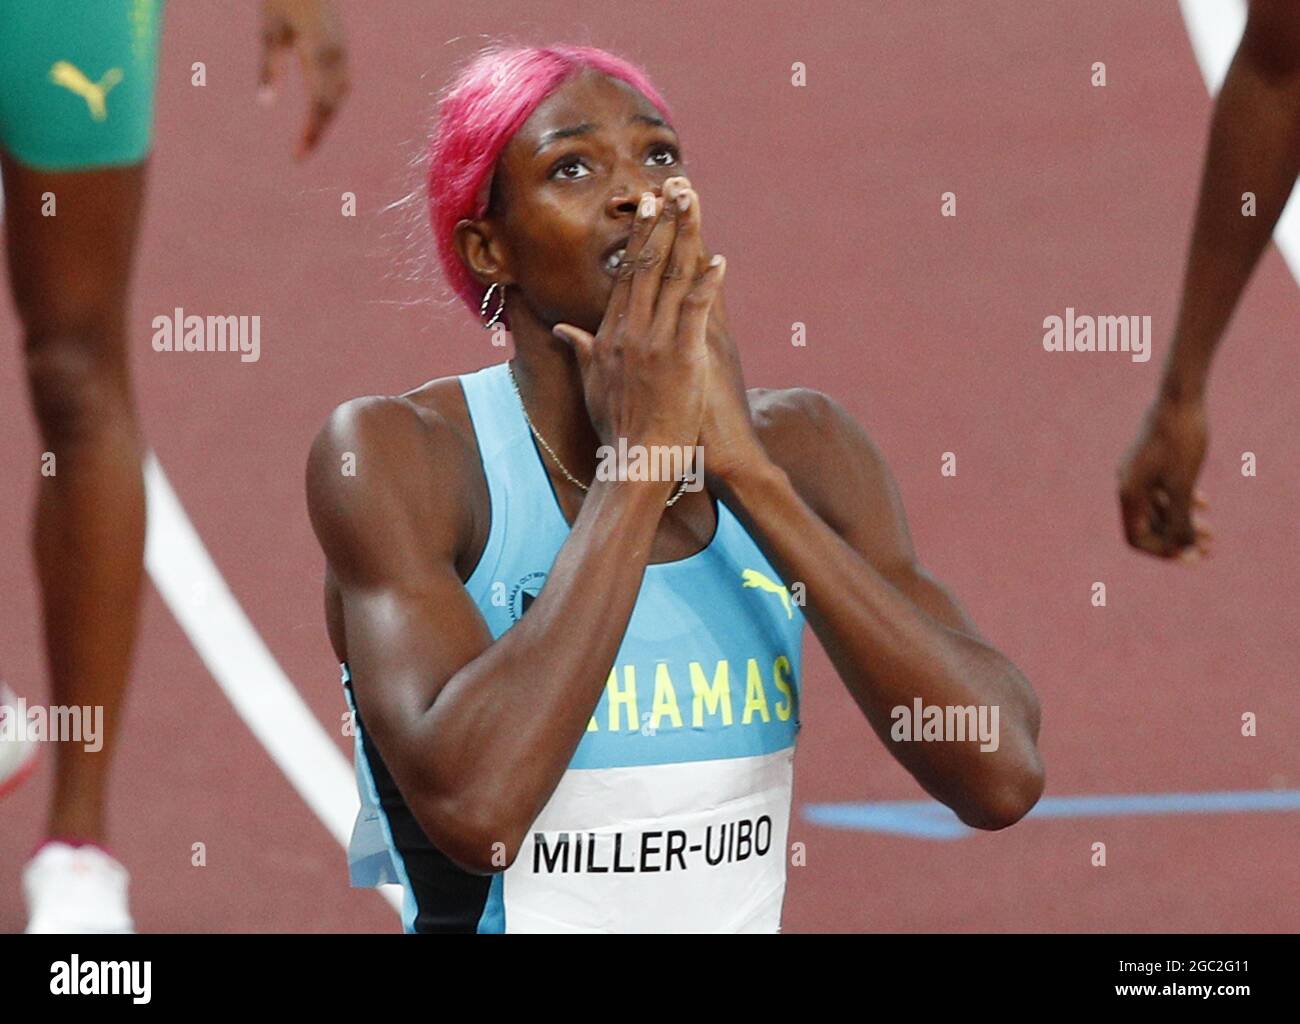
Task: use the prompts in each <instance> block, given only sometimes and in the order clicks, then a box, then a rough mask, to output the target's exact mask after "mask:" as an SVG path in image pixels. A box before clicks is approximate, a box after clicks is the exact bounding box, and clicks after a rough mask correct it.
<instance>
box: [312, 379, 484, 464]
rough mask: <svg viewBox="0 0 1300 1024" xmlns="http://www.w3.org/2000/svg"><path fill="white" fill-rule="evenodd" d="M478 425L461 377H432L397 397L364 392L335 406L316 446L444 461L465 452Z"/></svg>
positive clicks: (318, 437)
mask: <svg viewBox="0 0 1300 1024" xmlns="http://www.w3.org/2000/svg"><path fill="white" fill-rule="evenodd" d="M472 438H473V428H472V426H471V424H470V420H469V414H468V412H467V410H466V408H465V401H464V396H463V394H462V393H461V389H460V384H459V381H458V380H457V378H456V377H440V378H438V379H435V380H430V381H426V382H425V383H423V384H420V385H419V386H417V387H414V388H411V389H410V390H408V391H404V392H402V393H401V394H397V395H363V396H361V397H359V398H351V399H348V400H347V401H345V402H341V403H340V404H339V405H337V406H335V408H334V410H333V411H332V412H331V413H330V414H329V416H328V417H327V418H326V420H325V423H324V425H323V426H322V427H321V429H320V431H319V433H318V434H317V437H316V444H315V445H314V446H313V450H316V449H319V448H324V449H325V450H326V451H328V452H329V453H331V454H338V455H340V457H341V456H342V454H343V452H345V451H350V452H353V453H357V452H359V451H369V452H371V453H373V454H382V453H388V454H389V455H391V456H401V457H402V458H403V459H412V458H413V459H416V460H417V461H420V462H436V463H440V462H444V461H446V460H447V459H449V458H451V459H453V460H454V459H457V458H458V457H459V456H461V455H463V454H464V453H465V449H466V442H467V441H472Z"/></svg>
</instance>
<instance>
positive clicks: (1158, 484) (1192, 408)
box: [1119, 400, 1213, 562]
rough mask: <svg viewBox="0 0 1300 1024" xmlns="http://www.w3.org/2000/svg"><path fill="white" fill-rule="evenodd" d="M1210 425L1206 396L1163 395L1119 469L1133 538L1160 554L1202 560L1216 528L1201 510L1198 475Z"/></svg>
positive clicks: (1121, 494) (1122, 498)
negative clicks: (1171, 397)
mask: <svg viewBox="0 0 1300 1024" xmlns="http://www.w3.org/2000/svg"><path fill="white" fill-rule="evenodd" d="M1207 442H1208V431H1207V428H1206V421H1205V409H1204V406H1203V405H1202V404H1201V403H1200V402H1177V403H1175V402H1168V401H1163V400H1158V401H1157V403H1156V405H1154V406H1152V408H1151V410H1150V411H1149V412H1148V413H1147V418H1146V421H1145V423H1144V424H1143V426H1142V431H1141V433H1140V434H1139V435H1138V438H1137V440H1136V441H1135V442H1134V444H1133V447H1132V448H1131V449H1129V452H1128V454H1127V455H1126V456H1125V458H1124V463H1123V465H1121V466H1120V470H1119V501H1120V509H1121V512H1122V515H1123V520H1124V536H1125V537H1126V539H1127V540H1128V542H1129V544H1131V545H1132V546H1133V547H1135V548H1137V549H1138V550H1139V551H1145V552H1147V553H1149V554H1152V555H1156V556H1158V557H1160V558H1177V559H1178V560H1179V561H1183V562H1195V561H1198V560H1199V559H1200V558H1201V556H1203V555H1208V554H1209V551H1210V540H1211V538H1212V537H1213V534H1212V533H1211V532H1210V529H1209V525H1208V524H1207V523H1206V522H1205V521H1204V519H1203V517H1202V515H1201V513H1202V512H1203V511H1204V509H1205V508H1206V501H1205V497H1204V495H1203V494H1202V493H1201V492H1200V491H1199V490H1198V489H1196V477H1197V475H1198V474H1199V473H1200V470H1201V463H1202V462H1203V461H1204V459H1205V450H1206V446H1207Z"/></svg>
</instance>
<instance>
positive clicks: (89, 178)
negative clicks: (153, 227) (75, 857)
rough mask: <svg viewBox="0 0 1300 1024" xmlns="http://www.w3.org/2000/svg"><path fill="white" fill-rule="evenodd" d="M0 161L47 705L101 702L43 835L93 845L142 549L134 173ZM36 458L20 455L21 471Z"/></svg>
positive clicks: (72, 746)
mask: <svg viewBox="0 0 1300 1024" xmlns="http://www.w3.org/2000/svg"><path fill="white" fill-rule="evenodd" d="M3 171H4V186H5V200H6V202H5V207H6V210H5V222H6V235H7V242H8V246H7V248H8V255H9V275H10V281H11V284H12V287H13V296H14V301H15V305H16V306H17V309H18V314H19V318H20V320H21V323H22V327H23V332H24V347H25V356H26V368H27V379H28V384H29V387H30V392H31V397H32V406H33V409H34V412H35V415H36V420H37V423H38V425H39V428H40V435H41V439H42V444H43V446H44V448H43V450H44V451H45V452H48V453H49V454H50V455H51V456H53V458H52V460H49V459H47V460H46V464H47V465H48V466H49V467H50V470H52V472H50V475H48V476H47V475H45V474H44V473H42V474H41V475H40V476H39V477H38V479H39V484H38V490H37V500H36V518H35V529H34V546H35V556H36V565H37V571H38V574H39V577H40V586H41V597H42V609H43V614H44V622H45V646H46V652H47V658H48V663H49V670H50V679H51V684H52V691H53V693H52V698H51V703H53V704H58V705H75V706H85V705H91V706H102V707H103V708H104V736H103V746H102V748H101V749H100V750H98V751H96V752H93V753H92V752H88V751H86V750H85V749H83V745H82V744H78V743H59V744H56V745H54V752H55V771H56V774H55V789H54V796H53V801H52V803H51V807H50V817H49V833H50V835H51V836H54V837H70V838H73V839H77V840H82V841H93V842H102V840H103V838H104V834H105V796H106V788H107V779H108V768H109V763H110V760H111V758H112V753H113V747H114V740H115V737H116V735H117V732H118V729H119V727H120V724H121V712H122V695H123V692H124V689H125V685H126V679H127V673H128V671H129V669H130V662H131V648H132V643H133V641H134V638H135V633H136V623H137V620H138V617H139V607H140V588H141V573H142V569H141V563H142V559H143V553H144V523H145V506H144V485H143V481H142V476H141V444H140V438H139V434H138V429H137V424H136V415H135V410H134V407H133V404H132V399H131V388H130V378H129V372H128V360H127V343H126V318H127V284H128V279H129V276H130V272H131V264H132V253H133V249H134V247H135V240H136V234H137V228H138V224H139V217H140V207H141V199H142V194H143V188H144V174H145V172H144V166H143V164H137V165H134V166H129V167H124V168H112V169H105V170H96V171H87V172H68V173H52V172H45V171H37V170H33V169H31V168H28V167H25V166H23V165H21V164H19V163H17V162H16V161H15V160H13V159H11V158H9V157H7V156H6V157H4V158H3ZM51 203H53V204H54V206H53V215H52V216H46V215H45V214H48V213H50V212H51V209H50V204H51ZM40 464H41V463H40V462H38V461H37V460H36V459H35V458H33V463H32V466H33V470H34V471H35V469H36V468H37V467H38V466H39V465H40Z"/></svg>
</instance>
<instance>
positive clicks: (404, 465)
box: [307, 398, 671, 873]
mask: <svg viewBox="0 0 1300 1024" xmlns="http://www.w3.org/2000/svg"><path fill="white" fill-rule="evenodd" d="M349 453H350V454H351V455H352V456H353V459H352V460H351V461H352V463H353V465H354V466H355V475H346V476H345V475H344V474H343V472H342V468H343V466H344V464H345V456H347V455H348V454H349ZM470 457H473V458H477V456H476V455H475V454H474V453H472V452H468V451H467V445H466V442H465V441H464V439H463V438H462V436H461V435H460V434H459V433H458V432H457V431H456V430H455V429H454V428H452V427H451V426H450V425H449V424H447V423H446V422H445V421H441V420H439V419H437V418H436V417H434V416H431V414H429V413H428V412H421V411H419V410H417V409H416V408H415V407H414V406H413V405H411V404H410V403H409V402H407V401H406V400H404V399H401V398H379V399H376V398H371V399H359V400H357V401H354V402H349V403H346V404H344V405H342V406H340V407H339V408H338V409H337V410H336V411H335V412H334V414H333V415H332V416H331V417H330V419H329V421H328V422H327V423H326V425H325V426H324V428H323V429H322V430H321V432H320V434H319V435H318V437H317V438H316V442H315V444H314V445H313V447H312V452H311V456H310V458H309V461H308V469H307V494H308V505H309V508H310V512H311V519H312V525H313V527H314V529H315V531H316V536H317V538H318V539H319V541H320V544H321V547H322V548H323V549H324V552H325V557H326V559H327V561H328V563H329V567H330V569H331V571H332V572H333V575H334V577H335V579H336V580H337V583H338V587H339V591H340V595H341V597H342V602H343V619H344V627H345V635H346V643H347V658H348V668H349V670H350V672H351V675H352V679H353V693H354V695H355V699H356V702H357V708H358V710H359V712H360V714H361V718H362V720H363V721H364V723H365V727H366V729H367V730H368V732H369V734H370V735H371V737H372V738H373V739H374V742H375V743H376V745H377V746H378V748H379V751H380V753H381V754H382V756H383V758H384V763H385V764H386V765H387V767H388V769H389V771H390V772H391V773H392V776H393V779H394V781H395V782H396V783H397V786H398V789H399V790H400V791H401V793H402V797H403V799H404V800H405V801H406V803H407V805H408V806H409V807H410V808H411V811H412V813H413V814H414V815H415V818H416V820H417V821H418V822H419V823H420V825H421V827H423V829H424V831H425V833H426V834H427V835H428V836H429V838H430V840H431V841H432V842H433V843H434V844H435V845H436V846H437V847H438V848H439V849H440V850H441V851H442V852H443V853H445V854H446V855H447V856H448V857H450V858H451V859H452V860H453V861H455V862H456V863H458V864H460V865H461V866H462V867H464V868H465V869H467V870H470V871H475V872H483V873H488V872H492V871H499V870H502V869H503V868H505V867H507V866H508V865H509V864H510V863H511V862H513V860H514V857H515V855H516V854H517V853H518V850H519V847H520V845H521V843H522V842H523V839H524V837H525V835H526V833H527V829H528V828H529V827H530V826H531V825H532V823H533V821H534V819H535V818H536V817H537V815H538V814H539V813H540V812H541V810H542V808H543V807H544V806H545V804H546V802H547V800H549V799H550V796H551V794H552V793H553V792H554V790H555V787H556V786H557V785H559V782H560V778H561V777H562V776H563V774H564V771H565V768H566V767H567V766H568V763H569V761H570V759H571V758H572V756H573V752H574V750H575V749H576V748H577V746H578V743H579V741H580V740H581V739H582V736H583V733H584V731H585V730H586V727H587V722H588V720H589V719H590V717H591V715H592V714H593V712H594V711H595V707H596V704H597V702H598V701H599V699H600V695H601V693H602V691H603V689H604V686H605V680H606V677H607V675H608V672H609V669H610V666H611V665H612V664H613V662H614V658H615V655H616V654H617V652H618V647H619V644H620V642H621V640H622V636H623V633H624V630H625V628H626V626H627V622H628V619H629V618H630V616H631V614H632V608H633V605H634V604H635V602H636V595H637V592H638V590H639V589H640V584H641V577H642V573H643V571H644V569H645V565H646V563H647V560H648V557H649V551H650V545H651V542H652V541H653V539H654V535H655V531H656V528H657V526H658V522H659V518H660V516H661V514H662V512H663V507H664V501H665V499H666V497H667V495H668V493H669V491H670V489H671V483H670V482H669V483H650V482H638V483H630V482H624V483H601V482H597V483H596V484H594V485H593V486H592V488H591V492H590V494H589V495H588V497H587V499H586V500H585V501H584V502H583V505H582V510H581V512H580V513H579V515H578V517H577V520H576V522H575V523H574V525H573V529H572V531H571V533H570V534H569V537H568V539H567V540H566V542H565V544H564V546H563V547H562V548H561V550H560V553H559V555H558V557H557V558H556V560H555V563H554V565H553V566H552V567H551V569H550V572H549V574H548V577H547V581H546V585H545V586H544V587H543V588H542V591H541V593H540V595H539V596H538V597H537V599H536V600H535V601H534V602H533V604H532V605H531V606H530V608H529V611H528V614H527V615H526V616H524V617H523V618H522V619H521V620H520V621H519V623H518V624H516V625H515V626H514V627H513V628H511V629H510V630H509V631H508V632H506V633H505V634H504V635H503V636H502V637H501V638H500V639H499V640H497V641H495V642H493V639H492V634H491V632H490V631H489V630H488V627H487V624H486V622H484V620H483V617H482V615H481V614H480V613H479V610H478V607H477V606H476V605H475V603H474V602H473V600H471V598H470V596H469V594H468V593H467V592H466V590H465V587H464V584H463V583H462V582H461V580H460V577H459V575H458V574H457V571H456V556H457V553H458V552H459V550H461V548H462V543H463V541H464V539H465V538H466V537H467V536H468V520H467V515H466V509H465V502H464V501H463V498H462V495H463V494H464V493H465V482H466V480H467V476H466V466H467V459H468V458H470ZM611 551H617V552H619V557H617V558H611V557H610V556H609V553H610V552H611Z"/></svg>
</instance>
